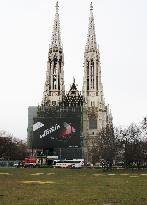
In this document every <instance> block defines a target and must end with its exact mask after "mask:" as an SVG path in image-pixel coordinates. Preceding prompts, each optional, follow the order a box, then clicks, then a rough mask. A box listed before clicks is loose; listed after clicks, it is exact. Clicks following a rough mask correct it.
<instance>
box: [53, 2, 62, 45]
mask: <svg viewBox="0 0 147 205" xmlns="http://www.w3.org/2000/svg"><path fill="white" fill-rule="evenodd" d="M51 47H52V48H62V44H61V35H60V20H59V5H58V1H57V2H56V13H55V19H54V25H53V33H52V39H51Z"/></svg>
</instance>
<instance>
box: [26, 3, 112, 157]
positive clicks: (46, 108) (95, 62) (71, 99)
mask: <svg viewBox="0 0 147 205" xmlns="http://www.w3.org/2000/svg"><path fill="white" fill-rule="evenodd" d="M59 108H60V109H59ZM33 109H34V111H33ZM67 109H68V110H70V112H71V111H72V113H73V112H75V113H76V114H75V115H73V116H77V115H78V113H80V115H81V118H80V119H81V121H80V123H81V125H80V129H81V131H80V135H81V136H80V137H81V139H82V141H81V148H80V149H81V152H80V153H81V154H80V156H79V155H77V156H73V157H82V158H83V157H84V158H85V159H86V160H87V161H88V160H89V159H88V147H90V146H92V145H91V143H90V141H91V139H92V138H94V137H98V132H99V131H100V130H101V129H102V128H103V127H106V125H107V124H108V125H110V124H112V115H111V112H110V110H109V107H108V106H106V105H105V101H104V95H103V85H102V82H101V65H100V53H99V48H98V46H97V42H96V33H95V24H94V16H93V5H92V3H91V4H90V17H89V26H88V36H87V43H86V46H85V51H84V74H83V88H82V91H78V90H77V87H76V84H75V79H74V80H73V83H72V85H71V88H70V90H69V92H65V85H64V52H63V47H62V43H61V34H60V21H59V6H58V2H57V3H56V13H55V19H54V25H53V33H52V39H51V44H50V46H49V52H48V61H47V71H46V81H45V85H44V92H43V99H42V102H41V105H40V106H38V107H29V113H28V114H29V116H30V117H29V123H28V130H30V129H29V128H32V127H33V124H34V123H35V122H37V123H38V119H42V118H48V117H52V119H53V118H56V116H57V115H60V117H61V116H64V119H65V114H64V115H63V114H59V113H61V112H59V110H62V112H63V110H64V113H65V110H67ZM53 113H54V115H53ZM66 116H67V114H66ZM35 117H37V121H34V118H35ZM39 117H40V118H39ZM50 119H51V118H50ZM31 138H32V132H30V131H28V139H29V140H28V141H30V139H31ZM33 138H34V136H33ZM69 147H71V146H69ZM69 147H68V153H69V152H70V149H69ZM75 147H76V146H74V149H75ZM36 148H37V146H36ZM62 149H63V148H62ZM76 149H77V148H76ZM73 152H74V153H75V150H73ZM78 153H79V151H78ZM56 154H58V152H56ZM60 154H61V148H60ZM66 157H67V158H68V156H66Z"/></svg>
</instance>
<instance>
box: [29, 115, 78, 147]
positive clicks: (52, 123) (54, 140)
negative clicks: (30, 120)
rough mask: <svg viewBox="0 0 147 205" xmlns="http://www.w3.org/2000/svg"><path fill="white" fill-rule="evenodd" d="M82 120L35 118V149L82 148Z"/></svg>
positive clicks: (33, 142)
mask: <svg viewBox="0 0 147 205" xmlns="http://www.w3.org/2000/svg"><path fill="white" fill-rule="evenodd" d="M80 136H81V118H80V117H79V116H78V117H76V116H71V117H62V118H34V124H33V140H32V147H33V148H52V147H53V148H59V147H60V148H62V147H80V146H81V140H80Z"/></svg>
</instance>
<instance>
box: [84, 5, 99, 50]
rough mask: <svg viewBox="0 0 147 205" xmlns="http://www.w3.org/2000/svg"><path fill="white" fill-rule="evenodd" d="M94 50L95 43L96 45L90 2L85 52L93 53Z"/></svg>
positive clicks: (95, 47)
mask: <svg viewBox="0 0 147 205" xmlns="http://www.w3.org/2000/svg"><path fill="white" fill-rule="evenodd" d="M96 49H97V43H96V34H95V24H94V16H93V5H92V2H91V4H90V17H89V26H88V35H87V43H86V50H87V51H95V50H96Z"/></svg>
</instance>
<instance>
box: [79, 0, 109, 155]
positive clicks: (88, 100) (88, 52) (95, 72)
mask: <svg viewBox="0 0 147 205" xmlns="http://www.w3.org/2000/svg"><path fill="white" fill-rule="evenodd" d="M82 92H83V97H84V99H85V104H84V108H83V136H84V148H85V151H84V152H85V153H86V152H87V151H86V150H87V147H91V146H92V144H91V141H92V139H93V138H94V137H98V133H99V131H100V130H101V129H102V128H104V127H106V125H112V115H111V112H110V110H109V106H108V105H107V106H106V105H105V100H104V94H103V85H102V81H101V63H100V52H99V46H98V45H97V41H96V32H95V23H94V15H93V5H92V2H91V4H90V17H89V26H88V35H87V43H86V46H85V52H84V77H83V89H82Z"/></svg>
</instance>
